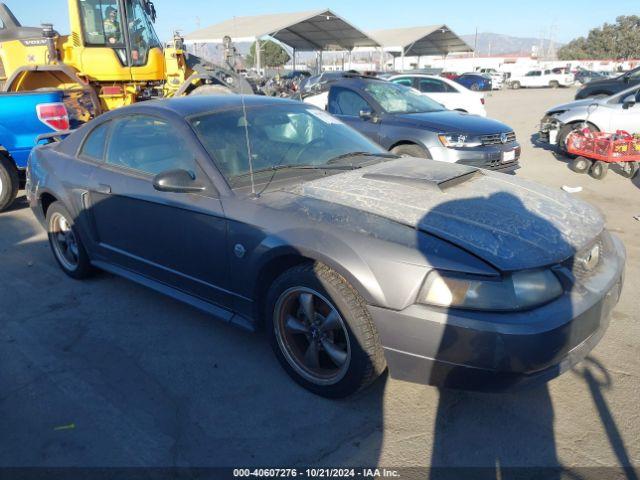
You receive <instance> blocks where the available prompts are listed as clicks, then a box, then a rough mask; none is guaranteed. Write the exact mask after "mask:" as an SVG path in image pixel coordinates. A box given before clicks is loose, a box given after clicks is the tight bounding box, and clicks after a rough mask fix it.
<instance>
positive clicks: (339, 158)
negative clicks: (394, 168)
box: [327, 152, 400, 165]
mask: <svg viewBox="0 0 640 480" xmlns="http://www.w3.org/2000/svg"><path fill="white" fill-rule="evenodd" d="M351 157H381V158H400V157H398V156H397V155H394V154H393V153H373V152H349V153H343V154H342V155H338V156H337V157H333V158H332V159H331V160H329V161H328V162H327V165H331V164H334V163H338V162H340V161H342V160H344V159H345V158H351Z"/></svg>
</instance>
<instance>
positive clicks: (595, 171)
mask: <svg viewBox="0 0 640 480" xmlns="http://www.w3.org/2000/svg"><path fill="white" fill-rule="evenodd" d="M608 171H609V164H608V163H606V162H601V161H599V160H598V161H596V162H593V165H591V170H589V174H590V175H591V176H592V177H593V178H595V179H596V180H602V179H603V178H604V177H606V176H607V172H608Z"/></svg>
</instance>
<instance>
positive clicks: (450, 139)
mask: <svg viewBox="0 0 640 480" xmlns="http://www.w3.org/2000/svg"><path fill="white" fill-rule="evenodd" d="M438 140H440V143H442V145H444V146H445V147H448V148H461V147H479V146H480V145H482V141H481V140H480V139H479V138H478V137H471V136H469V135H465V134H462V133H452V134H443V135H438Z"/></svg>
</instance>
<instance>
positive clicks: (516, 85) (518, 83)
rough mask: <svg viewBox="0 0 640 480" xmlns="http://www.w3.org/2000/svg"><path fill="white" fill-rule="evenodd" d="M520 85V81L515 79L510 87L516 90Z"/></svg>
mask: <svg viewBox="0 0 640 480" xmlns="http://www.w3.org/2000/svg"><path fill="white" fill-rule="evenodd" d="M520 87H521V85H520V82H518V81H517V80H516V81H515V82H511V88H512V89H514V90H518V89H519V88H520Z"/></svg>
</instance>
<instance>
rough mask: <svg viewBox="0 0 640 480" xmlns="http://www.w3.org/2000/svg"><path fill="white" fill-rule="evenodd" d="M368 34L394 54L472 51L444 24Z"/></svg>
mask: <svg viewBox="0 0 640 480" xmlns="http://www.w3.org/2000/svg"><path fill="white" fill-rule="evenodd" d="M369 35H371V37H373V38H374V39H375V40H377V41H378V43H379V44H380V45H382V47H383V49H384V51H385V52H389V53H390V54H392V55H394V56H408V57H414V56H415V57H420V56H422V55H425V56H427V55H448V54H450V53H458V52H473V48H471V47H470V46H469V45H467V43H466V42H465V41H464V40H462V38H460V37H459V36H458V35H456V34H455V33H453V32H452V31H451V29H450V28H449V27H447V26H446V25H429V26H425V27H409V28H392V29H386V30H376V31H373V32H369Z"/></svg>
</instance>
